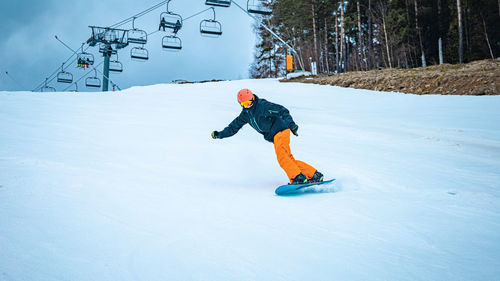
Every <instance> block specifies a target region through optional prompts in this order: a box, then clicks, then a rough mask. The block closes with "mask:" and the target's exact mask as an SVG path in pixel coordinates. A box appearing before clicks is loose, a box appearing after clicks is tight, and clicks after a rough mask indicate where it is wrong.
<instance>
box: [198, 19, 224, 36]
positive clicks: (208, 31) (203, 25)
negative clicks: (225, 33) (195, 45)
mask: <svg viewBox="0 0 500 281" xmlns="http://www.w3.org/2000/svg"><path fill="white" fill-rule="evenodd" d="M200 33H201V34H202V35H206V36H209V37H219V36H221V35H222V26H221V24H220V22H218V21H216V20H202V21H201V22H200Z"/></svg>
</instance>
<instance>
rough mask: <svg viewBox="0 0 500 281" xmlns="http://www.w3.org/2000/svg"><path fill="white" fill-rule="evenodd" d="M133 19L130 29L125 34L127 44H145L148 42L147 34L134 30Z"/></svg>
mask: <svg viewBox="0 0 500 281" xmlns="http://www.w3.org/2000/svg"><path fill="white" fill-rule="evenodd" d="M134 21H135V17H134V18H133V19H132V29H130V30H129V31H128V32H127V35H128V37H127V43H128V44H130V43H133V44H142V45H144V44H146V43H147V42H148V33H147V32H146V31H144V30H141V29H138V28H135V26H134Z"/></svg>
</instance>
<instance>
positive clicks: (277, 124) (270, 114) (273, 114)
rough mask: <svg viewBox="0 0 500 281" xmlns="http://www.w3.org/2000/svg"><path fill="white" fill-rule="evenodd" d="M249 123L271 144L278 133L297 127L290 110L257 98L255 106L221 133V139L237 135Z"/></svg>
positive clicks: (244, 112) (242, 113) (245, 110)
mask: <svg viewBox="0 0 500 281" xmlns="http://www.w3.org/2000/svg"><path fill="white" fill-rule="evenodd" d="M247 123H249V124H250V126H252V128H254V129H255V130H256V131H257V132H259V133H261V134H262V135H264V139H266V140H267V141H270V142H274V135H276V134H277V133H279V132H281V131H283V130H286V129H290V128H293V127H295V122H293V119H292V116H291V115H290V113H289V112H288V109H286V108H285V107H284V106H281V105H279V104H275V103H272V102H268V101H267V100H265V99H260V98H259V97H257V96H255V101H254V102H253V105H252V106H251V107H250V108H243V110H242V111H241V113H240V115H239V116H238V117H236V118H235V119H234V120H233V121H232V122H231V123H230V124H229V125H228V126H227V127H226V128H224V130H222V131H221V132H220V133H219V138H221V139H222V138H227V137H230V136H232V135H234V134H236V133H237V132H238V131H239V130H240V129H241V127H243V125H245V124H247Z"/></svg>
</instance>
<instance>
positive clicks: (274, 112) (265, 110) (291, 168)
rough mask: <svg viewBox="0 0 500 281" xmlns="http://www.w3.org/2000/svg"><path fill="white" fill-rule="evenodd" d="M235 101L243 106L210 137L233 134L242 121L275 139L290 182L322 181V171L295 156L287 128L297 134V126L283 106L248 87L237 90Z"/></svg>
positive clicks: (242, 123) (273, 141)
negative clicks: (261, 96) (226, 124)
mask: <svg viewBox="0 0 500 281" xmlns="http://www.w3.org/2000/svg"><path fill="white" fill-rule="evenodd" d="M237 97H238V103H239V104H240V105H241V106H242V107H243V109H242V111H241V113H240V115H239V116H238V117H236V118H235V119H234V120H233V121H232V122H231V123H230V124H229V125H228V126H227V127H226V128H224V130H222V131H220V132H218V131H213V132H212V138H214V139H223V138H227V137H230V136H233V135H234V134H236V133H237V132H238V131H239V130H240V129H241V127H243V125H245V124H247V123H250V126H252V128H254V129H255V130H256V131H257V132H259V133H261V134H262V135H264V139H266V140H267V141H270V142H272V143H274V149H275V151H276V156H277V158H278V163H279V164H280V166H281V168H282V169H283V170H285V173H286V174H287V176H288V179H289V180H290V183H291V184H304V183H306V182H321V181H323V174H321V173H320V172H318V170H316V169H315V168H314V167H312V166H310V165H309V164H306V163H304V162H302V161H299V160H295V158H294V157H293V155H292V152H291V150H290V132H292V133H293V134H294V135H295V136H298V133H297V131H298V129H299V126H298V125H297V124H295V122H294V121H293V119H292V116H291V115H290V113H289V112H288V109H286V108H285V107H284V106H282V105H279V104H275V103H272V102H269V101H267V100H265V99H260V98H259V97H257V96H256V95H254V94H253V93H252V92H251V91H250V90H249V89H242V90H240V91H239V92H238V95H237Z"/></svg>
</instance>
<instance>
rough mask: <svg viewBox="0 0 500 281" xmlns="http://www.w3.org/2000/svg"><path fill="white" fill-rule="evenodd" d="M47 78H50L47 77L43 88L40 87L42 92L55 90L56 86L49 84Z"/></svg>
mask: <svg viewBox="0 0 500 281" xmlns="http://www.w3.org/2000/svg"><path fill="white" fill-rule="evenodd" d="M47 80H49V78H45V84H44V86H43V87H42V88H40V91H42V92H55V91H56V88H54V87H50V86H48V85H47Z"/></svg>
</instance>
